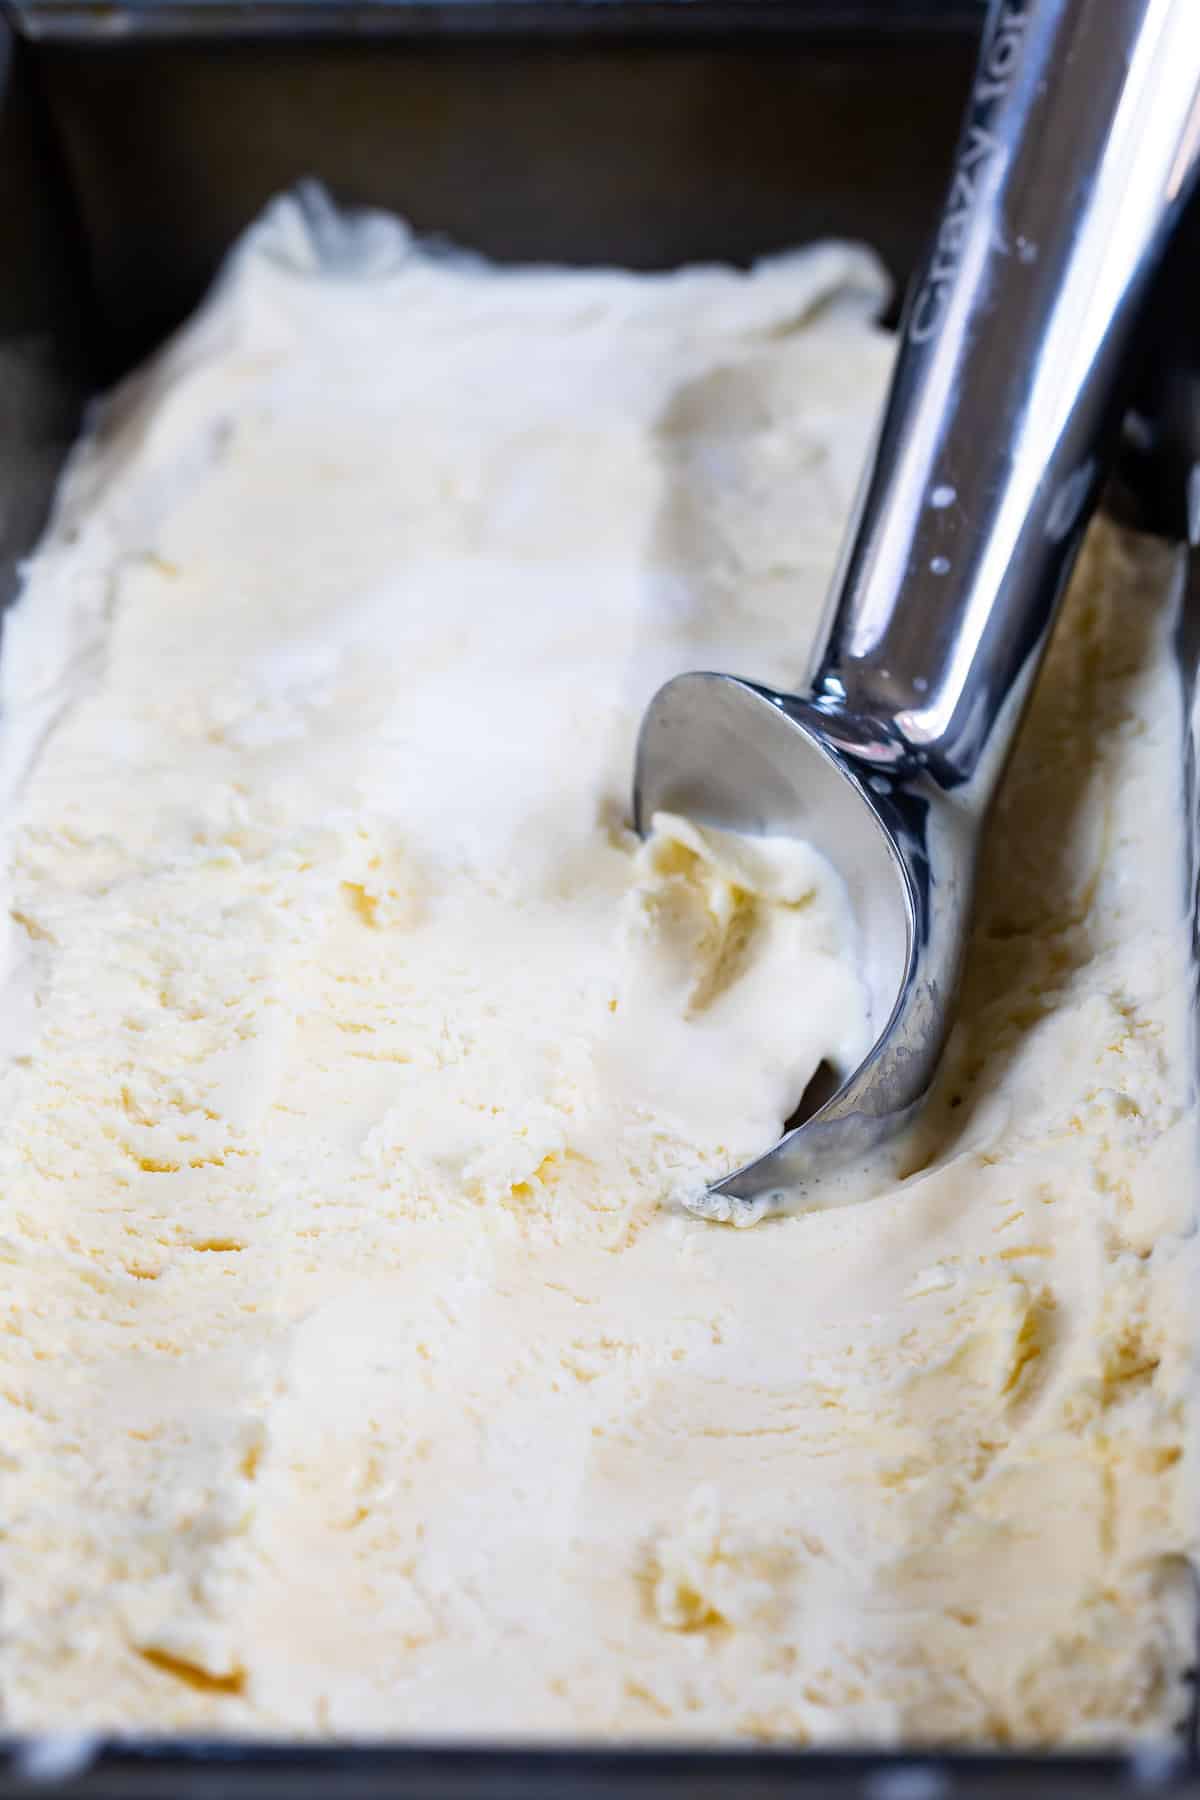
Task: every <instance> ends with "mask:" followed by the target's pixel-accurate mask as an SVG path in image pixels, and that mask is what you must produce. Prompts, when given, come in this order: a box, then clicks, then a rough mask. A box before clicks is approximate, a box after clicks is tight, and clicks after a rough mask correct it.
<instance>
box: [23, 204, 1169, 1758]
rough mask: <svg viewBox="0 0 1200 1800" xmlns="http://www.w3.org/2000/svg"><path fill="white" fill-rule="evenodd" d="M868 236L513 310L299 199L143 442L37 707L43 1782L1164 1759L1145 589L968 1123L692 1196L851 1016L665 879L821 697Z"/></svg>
mask: <svg viewBox="0 0 1200 1800" xmlns="http://www.w3.org/2000/svg"><path fill="white" fill-rule="evenodd" d="M881 295H882V282H881V278H880V275H879V272H878V270H877V268H876V266H875V264H874V262H873V261H872V259H871V258H870V257H869V256H868V255H866V254H865V253H863V252H861V251H857V250H854V249H850V248H846V247H843V246H837V245H830V246H824V247H820V248H817V249H815V250H811V251H808V252H805V253H803V254H798V255H793V256H784V257H780V258H778V259H775V260H773V261H769V262H766V263H764V264H762V265H760V266H759V267H758V268H756V269H754V270H753V271H751V272H750V273H748V274H744V273H737V272H734V271H731V270H727V269H696V270H692V271H685V272H683V273H681V274H679V275H674V276H666V277H633V276H628V275H623V274H620V273H615V272H607V271H600V272H597V271H576V272H565V271H547V270H509V271H505V272H500V271H496V270H493V269H489V268H487V267H485V266H484V265H481V264H478V263H475V262H473V261H471V260H470V259H467V258H464V257H447V256H446V255H444V254H433V253H429V252H427V251H425V250H424V249H423V248H422V247H421V246H420V245H418V244H416V243H415V242H414V241H413V240H412V238H411V237H410V235H409V234H408V233H407V232H406V230H405V229H404V228H403V227H402V226H400V225H398V224H396V223H395V222H393V221H390V220H387V219H383V218H379V217H374V216H371V217H366V218H360V219H357V220H350V221H345V220H341V219H339V218H337V217H336V216H334V215H333V214H332V212H331V211H330V210H329V209H328V208H327V206H326V205H325V204H324V203H323V202H322V201H321V200H320V198H319V196H316V195H312V194H309V195H307V196H305V197H302V198H301V199H299V200H297V199H294V198H293V199H288V200H285V201H283V202H280V203H278V204H277V205H276V206H275V207H274V208H272V209H271V211H270V212H269V214H268V215H267V216H266V218H265V219H264V220H263V221H262V223H261V224H260V225H259V226H258V227H256V228H255V230H254V231H253V232H252V233H251V234H250V235H249V237H248V238H247V240H246V241H245V242H244V243H243V244H242V246H241V247H240V248H239V249H238V251H237V252H236V254H235V256H234V258H233V259H232V261H231V263H230V266H229V267H228V269H227V271H226V273H225V275H224V277H223V279H222V281H221V283H220V285H219V287H218V289H217V291H216V292H215V294H214V296H213V297H212V299H211V300H210V302H209V303H208V305H207V306H206V308H205V309H204V310H203V311H202V312H201V313H200V315H199V316H198V317H197V318H196V320H195V321H193V323H192V324H191V325H189V326H188V327H187V328H186V329H185V330H184V331H183V332H182V333H181V334H180V336H179V337H178V338H177V339H176V340H175V341H174V342H173V344H172V345H170V346H169V347H168V349H167V350H166V351H165V352H164V353H163V354H162V355H161V356H160V357H159V358H158V359H157V360H156V361H155V362H154V363H153V364H152V365H151V366H150V367H149V368H148V369H147V370H146V371H145V372H144V373H143V374H142V375H140V376H138V377H136V378H135V379H134V380H132V381H131V382H130V383H128V384H127V385H126V386H125V387H124V388H123V389H121V390H120V391H119V392H118V394H117V395H116V396H115V397H114V398H113V399H112V400H110V401H109V402H108V403H107V404H106V406H105V407H104V408H103V409H102V410H101V411H100V413H99V414H98V415H97V418H96V420H95V422H94V428H93V430H92V432H91V433H90V435H89V436H88V438H87V439H86V441H85V442H84V444H83V445H82V446H81V448H80V449H79V451H78V452H77V454H76V457H75V460H74V463H73V465H72V468H71V470H70V472H69V475H68V478H67V480H66V483H65V486H64V489H63V491H62V494H61V496H60V501H59V505H58V510H57V513H56V517H55V519H54V521H53V523H52V526H51V529H50V531H49V533H48V535H47V538H46V541H45V543H44V545H43V547H42V549H41V550H40V552H39V553H38V555H37V556H36V557H35V559H34V560H33V563H32V565H31V567H30V570H29V574H28V579H27V582H26V587H25V592H24V595H23V597H22V599H21V601H20V604H19V606H18V608H17V609H16V611H15V613H14V614H13V615H12V616H11V617H10V619H9V620H8V622H7V625H6V630H5V635H4V641H3V654H2V656H0V700H2V703H3V720H2V725H0V782H2V783H3V788H2V793H3V810H2V816H3V820H4V869H5V875H4V880H5V884H6V891H7V903H8V908H9V917H10V932H9V941H8V945H7V963H6V973H5V993H4V1004H3V1016H4V1019H5V1031H4V1039H3V1054H4V1064H3V1077H2V1081H0V1160H2V1168H3V1179H4V1189H3V1191H4V1195H5V1220H4V1224H3V1227H2V1232H0V1255H2V1256H3V1261H4V1267H5V1274H6V1283H7V1291H8V1298H9V1312H8V1317H7V1331H6V1333H5V1335H4V1338H3V1349H2V1351H0V1359H2V1373H0V1394H2V1396H3V1405H4V1419H5V1429H4V1437H3V1450H4V1454H3V1462H2V1465H0V1466H2V1468H3V1476H2V1487H0V1501H2V1505H3V1515H4V1519H5V1536H4V1542H3V1554H2V1567H0V1574H2V1585H3V1617H2V1620H0V1624H2V1638H0V1693H2V1694H3V1698H4V1705H5V1709H6V1720H7V1723H8V1725H9V1727H10V1728H14V1729H33V1728H41V1727H45V1726H52V1725H55V1724H60V1725H62V1724H70V1725H72V1726H75V1727H79V1726H104V1725H111V1724H120V1725H125V1726H129V1725H135V1726H139V1727H153V1728H156V1729H157V1728H179V1729H187V1730H193V1731H194V1730H205V1731H225V1730H230V1731H267V1732H272V1733H276V1734H280V1733H282V1734H289V1733H301V1734H327V1733H333V1734H338V1735H341V1736H354V1735H358V1734H370V1735H379V1734H383V1735H401V1736H405V1737H420V1736H431V1735H435V1736H438V1737H444V1736H447V1735H449V1736H454V1735H457V1734H470V1735H471V1736H472V1737H489V1738H495V1737H502V1736H513V1735H516V1736H519V1737H523V1738H544V1737H551V1738H559V1739H574V1738H577V1737H580V1736H587V1737H596V1736H616V1737H636V1738H640V1739H661V1738H666V1739H676V1738H689V1739H701V1740H722V1739H733V1738H741V1739H745V1738H763V1739H770V1740H778V1741H781V1742H794V1743H798V1744H825V1743H832V1742H846V1741H855V1742H861V1741H870V1742H877V1743H897V1742H907V1741H915V1740H930V1739H945V1740H952V1741H956V1742H999V1743H1017V1742H1021V1743H1026V1742H1048V1743H1055V1744H1065V1743H1079V1742H1094V1741H1112V1740H1126V1739H1132V1738H1140V1737H1145V1736H1151V1737H1153V1736H1156V1735H1159V1734H1162V1733H1163V1732H1165V1731H1167V1730H1168V1729H1169V1728H1170V1727H1171V1726H1172V1725H1173V1724H1174V1723H1175V1722H1176V1721H1177V1720H1178V1719H1179V1717H1180V1716H1181V1713H1182V1711H1183V1709H1184V1706H1185V1702H1186V1690H1185V1680H1184V1677H1185V1671H1186V1668H1187V1666H1188V1663H1189V1661H1190V1659H1191V1649H1192V1640H1193V1635H1194V1628H1195V1618H1194V1605H1193V1598H1192V1587H1191V1577H1190V1571H1189V1558H1190V1556H1191V1554H1192V1552H1193V1549H1194V1542H1195V1525H1194V1522H1195V1515H1196V1494H1197V1477H1196V1448H1197V1440H1196V1431H1195V1417H1196V1408H1195V1400H1194V1396H1195V1391H1196V1383H1195V1370H1194V1347H1193V1346H1194V1336H1195V1327H1194V1321H1195V1317H1196V1307H1195V1275H1196V1249H1195V1239H1194V1236H1193V1232H1194V1198H1193V1196H1194V1191H1195V1170H1196V1166H1197V1165H1196V1143H1195V1129H1196V1120H1195V1113H1194V1107H1193V1094H1192V1078H1191V1047H1190V1020H1189V1008H1190V1000H1191V976H1190V973H1189V961H1188V956H1189V939H1188V932H1187V929H1186V928H1185V920H1184V892H1183V886H1184V884H1183V874H1182V852H1183V846H1182V843H1181V833H1180V825H1179V821H1180V817H1181V800H1180V785H1181V771H1182V743H1183V719H1182V711H1181V704H1180V695H1179V688H1178V681H1177V677H1176V674H1175V670H1174V663H1173V659H1172V657H1171V655H1170V646H1169V633H1170V630H1171V627H1172V622H1173V621H1172V618H1171V614H1170V605H1169V602H1168V599H1167V597H1166V588H1165V584H1164V582H1163V580H1162V578H1161V577H1162V573H1163V568H1162V556H1161V553H1159V552H1158V551H1156V550H1155V548H1154V547H1153V546H1148V545H1138V544H1135V543H1134V542H1132V541H1131V540H1129V539H1127V538H1122V537H1120V536H1119V535H1118V534H1117V533H1116V532H1115V531H1113V530H1112V529H1111V528H1109V527H1101V528H1100V529H1098V530H1097V531H1096V532H1095V533H1094V534H1093V536H1092V538H1091V540H1090V542H1089V545H1088V548H1087V550H1086V553H1085V556H1084V559H1083V565H1082V567H1081V569H1080V571H1079V574H1078V576H1077V579H1076V581H1075V584H1074V587H1073V590H1072V594H1071V596H1070V599H1069V602H1068V605H1067V609H1066V617H1065V619H1064V622H1063V626H1062V628H1061V631H1060V633H1059V636H1058V639H1057V641H1056V643H1055V645H1054V648H1053V651H1052V656H1051V660H1050V663H1049V666H1048V668H1047V670H1046V674H1045V677H1044V679H1043V681H1042V684H1041V688H1040V691H1039V694H1038V698H1037V701H1036V704H1035V707H1034V709H1033V713H1032V716H1031V718H1030V720H1029V723H1028V725H1027V727H1026V730H1025V732H1024V734H1023V736H1022V740H1021V744H1020V748H1019V752H1018V756H1017V760H1016V763H1015V765H1014V768H1013V771H1012V775H1011V779H1010V780H1009V782H1008V785H1007V787H1006V790H1005V794H1004V797H1003V801H1002V803H1001V806H1000V810H999V815H998V818H997V821H996V825H995V829H994V832H993V834H992V837H991V840H990V844H989V854H988V861H987V867H986V869H985V872H984V879H983V884H982V891H981V900H980V915H979V920H978V927H977V930H976V933H975V937H974V942H973V947H972V954H971V962H970V968H969V971H968V978H967V988H966V994H965V1001H964V1007H963V1013H962V1019H961V1023H960V1025H959V1027H958V1031H957V1034H956V1037H955V1039H954V1042H953V1044H952V1046H951V1050H950V1053H949V1056H948V1058H947V1064H946V1067H945V1070H944V1072H943V1075H942V1078H941V1080H940V1083H939V1088H938V1091H937V1094H936V1096H935V1099H934V1103H933V1105H932V1107H931V1109H930V1112H929V1115H928V1118H927V1120H926V1122H925V1124H924V1126H923V1128H922V1132H921V1135H920V1137H919V1139H918V1140H916V1141H914V1142H911V1143H909V1144H907V1145H906V1146H904V1147H903V1150H902V1152H901V1153H900V1157H899V1160H897V1158H896V1157H895V1156H891V1157H888V1158H882V1157H881V1158H880V1159H879V1161H878V1163H877V1164H876V1165H875V1166H873V1167H872V1168H871V1170H870V1171H868V1173H867V1175H866V1176H864V1177H862V1178H861V1179H860V1180H859V1181H858V1183H857V1186H855V1187H854V1188H853V1191H850V1192H847V1193H846V1194H845V1195H843V1196H842V1197H843V1198H845V1199H846V1200H847V1201H849V1202H851V1203H850V1204H846V1205H844V1206H839V1207H836V1208H833V1209H829V1210H823V1211H820V1212H814V1213H810V1214H807V1215H802V1216H798V1217H794V1218H788V1219H782V1220H776V1219H771V1220H767V1221H765V1222H763V1223H761V1224H760V1225H758V1226H757V1227H756V1228H755V1229H753V1230H750V1231H740V1232H739V1231H734V1230H731V1229H728V1228H721V1227H719V1226H714V1225H712V1224H709V1223H705V1222H703V1221H701V1220H697V1219H694V1218H691V1217H689V1216H688V1215H687V1214H686V1212H685V1211H684V1210H683V1208H682V1207H681V1205H680V1201H681V1200H684V1199H686V1198H687V1196H688V1194H689V1193H691V1192H694V1191H695V1189H696V1187H697V1185H698V1184H700V1185H702V1184H703V1182H704V1181H705V1179H707V1178H708V1177H710V1176H711V1175H712V1174H715V1173H719V1172H722V1171H723V1170H725V1169H726V1168H728V1167H730V1166H732V1164H733V1163H734V1162H736V1161H737V1160H739V1159H741V1158H742V1157H745V1156H749V1155H751V1154H754V1153H755V1152H756V1151H758V1150H761V1149H763V1148H765V1147H766V1145H767V1144H768V1143H769V1142H771V1141H772V1139H773V1138H774V1136H775V1135H777V1133H778V1130H779V1128H780V1125H781V1122H782V1120H783V1118H784V1116H785V1115H786V1113H787V1111H788V1110H789V1108H790V1106H791V1105H792V1104H793V1102H794V1100H795V1098H796V1096H797V1093H798V1091H799V1089H800V1088H801V1087H802V1086H803V1084H804V1081H805V1080H806V1079H807V1077H808V1075H809V1074H810V1073H811V1072H812V1070H813V1069H814V1068H815V1067H816V1065H817V1064H818V1063H819V1062H820V1061H821V1060H822V1059H823V1058H825V1059H828V1060H830V1061H831V1062H833V1063H835V1064H839V1063H840V1064H845V1063H848V1062H852V1061H853V1060H854V1057H855V1056H856V1055H857V1054H858V1053H859V1051H860V1050H861V1048H862V1045H863V1042H864V1032H865V1031H866V1022H865V1020H864V1018H863V1013H862V999H861V994H860V991H859V987H858V982H857V976H856V972H855V951H854V932H853V924H852V921H850V920H849V918H848V916H847V909H846V906H845V901H844V896H843V895H842V893H841V890H840V887H839V885H838V882H837V879H836V876H835V875H834V874H833V873H832V871H830V870H829V869H828V867H827V866H825V865H823V864H821V863H820V861H819V859H816V858H815V857H814V856H813V854H812V853H811V852H809V851H808V850H807V849H806V848H805V847H804V846H802V845H794V844H787V843H778V842H775V843H772V842H764V843H749V842H746V841H739V840H730V839H728V838H723V837H722V836H721V835H720V834H714V833H711V832H705V831H703V830H700V829H698V828H697V827H696V826H695V824H694V823H692V822H689V821H687V820H680V819H671V818H664V819H661V820H659V821H658V823H657V827H656V830H655V833H654V835H653V836H652V838H651V839H650V840H649V841H648V842H647V843H646V844H644V845H639V843H638V842H637V841H636V840H635V839H634V838H633V836H632V834H631V833H630V831H629V830H628V828H627V825H626V812H627V797H628V785H629V778H630V770H631V759H632V744H633V736H634V732H635V730H636V724H637V720H638V718H639V715H640V712H641V709H642V706H643V705H644V703H645V701H646V699H647V698H648V696H649V695H650V693H651V692H652V691H653V689H654V688H655V686H656V685H657V684H658V682H659V681H660V680H662V679H663V678H665V677H666V676H668V675H670V674H672V673H674V672H676V671H677V670H679V669H682V668H686V667H695V666H709V667H716V668H726V669H732V670H735V671H737V672H739V673H744V674H748V675H752V676H754V677H756V678H759V679H762V680H766V681H770V682H775V683H778V684H787V683H788V682H790V681H794V680H795V679H796V677H797V672H798V671H799V670H800V669H801V668H802V667H803V664H804V660H805V654H806V651H807V646H808V642H809V640H810V639H811V636H812V634H813V632H814V630H815V628H816V620H817V615H818V610H819V606H820V603H821V600H822V597H823V592H824V588H825V585H826V583H827V580H828V576H829V573H830V569H831V565H832V560H833V557H834V554H835V551H836V547H837V543H838V538H839V534H840V531H841V528H842V524H843V521H844V518H845V514H846V512H847V509H848V506H849V503H850V498H851V495H852V492H853V487H854V483H855V480H856V477H857V473H858V468H859V465H860V462H861V459H862V456H863V454H864V451H865V446H866V443H867V439H868V435H869V431H870V428H871V424H872V419H873V415H874V412H875V409H876V407H877V405H878V402H879V397H880V394H881V390H882V384H883V381H884V379H885V377H886V372H887V367H888V363H889V357H890V348H889V343H888V339H887V337H886V336H885V335H884V334H883V333H882V332H880V331H879V330H878V329H877V328H876V327H875V326H874V325H873V323H872V318H873V315H874V313H875V311H876V309H877V307H878V305H879V302H880V298H881Z"/></svg>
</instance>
